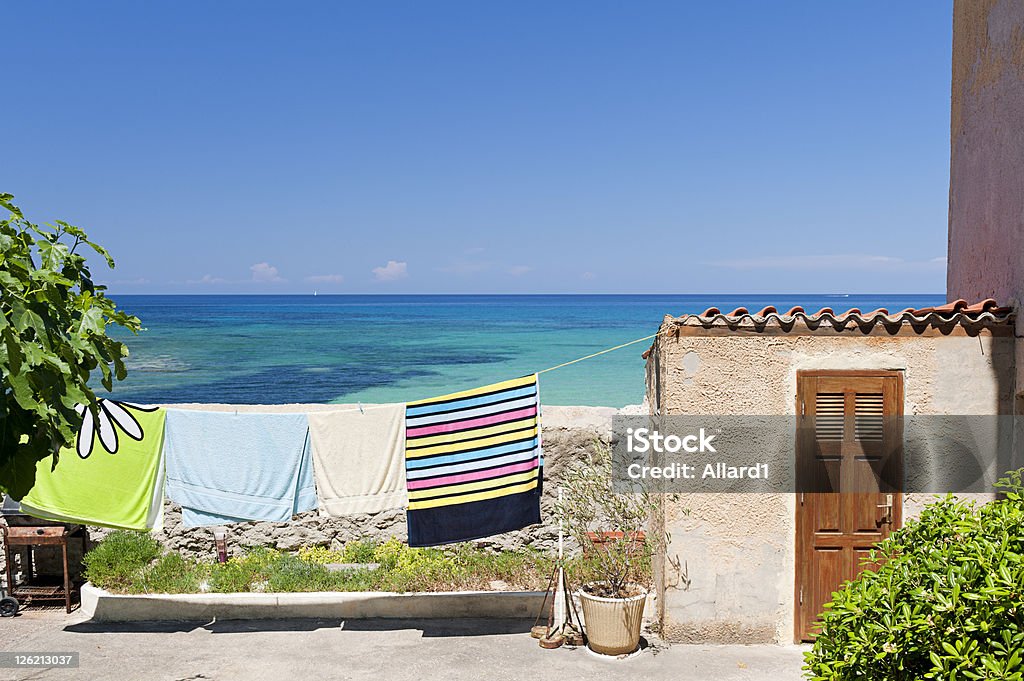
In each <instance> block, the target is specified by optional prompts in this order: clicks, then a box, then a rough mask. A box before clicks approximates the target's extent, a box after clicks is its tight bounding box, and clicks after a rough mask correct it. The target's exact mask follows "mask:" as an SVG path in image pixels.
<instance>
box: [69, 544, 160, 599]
mask: <svg viewBox="0 0 1024 681" xmlns="http://www.w3.org/2000/svg"><path fill="white" fill-rule="evenodd" d="M160 551H161V549H160V543H159V542H157V540H155V539H153V538H152V537H150V536H149V535H148V534H145V533H143V532H130V531H127V530H117V531H116V532H111V533H110V534H108V535H107V536H106V537H105V538H104V539H103V540H102V541H101V542H100V543H99V544H97V545H96V548H94V549H93V550H92V551H90V552H89V553H87V554H85V558H84V559H83V562H84V563H85V578H86V579H88V580H89V581H90V582H92V583H93V584H95V585H96V586H98V587H100V588H101V589H112V590H119V589H123V588H126V587H128V586H129V585H131V584H132V583H133V582H134V581H135V579H136V577H137V576H138V573H139V571H140V570H142V568H144V567H145V566H146V565H148V564H149V563H150V562H152V561H153V560H154V559H155V558H156V557H157V556H159V555H160Z"/></svg>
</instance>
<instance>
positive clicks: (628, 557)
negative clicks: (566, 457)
mask: <svg viewBox="0 0 1024 681" xmlns="http://www.w3.org/2000/svg"><path fill="white" fill-rule="evenodd" d="M562 487H563V492H564V493H563V495H562V500H561V501H559V502H557V503H556V506H555V508H556V511H555V512H556V515H557V516H558V518H559V520H560V521H561V522H562V524H563V526H564V527H565V529H566V531H567V532H568V533H569V534H570V535H571V536H572V537H573V538H574V539H575V540H576V542H577V543H578V544H579V545H580V546H581V547H582V548H583V551H584V554H585V559H586V562H587V564H588V565H589V566H590V568H591V571H592V573H596V575H595V576H596V577H597V579H595V580H593V581H590V582H588V583H586V584H584V585H583V586H582V587H581V588H580V591H579V598H580V603H581V605H582V610H583V621H584V626H585V628H586V633H587V645H588V646H589V647H590V649H591V650H593V651H594V652H596V653H601V654H604V655H625V654H628V653H632V652H633V651H635V650H636V649H637V647H638V645H639V643H640V628H641V625H642V623H643V614H644V605H645V604H646V601H647V593H648V591H649V589H650V588H651V572H650V560H651V556H652V554H653V552H654V550H656V549H660V548H662V546H661V545H660V543H659V542H654V541H652V540H651V539H649V538H648V537H647V534H646V533H645V531H644V528H645V527H646V526H647V524H648V520H649V518H650V517H651V515H652V513H653V512H654V511H656V510H657V502H656V500H655V497H654V496H653V495H652V494H651V493H650V492H649V491H647V490H646V489H645V490H637V491H636V492H635V493H629V494H622V493H616V491H615V490H614V488H613V484H612V452H611V448H610V447H609V446H608V445H607V444H605V443H604V442H600V441H598V442H595V444H594V446H593V447H592V448H591V449H590V450H589V451H588V452H587V455H586V456H585V457H583V459H582V460H580V461H577V462H574V463H573V464H570V465H569V466H568V468H567V470H566V472H565V474H564V480H563V483H562Z"/></svg>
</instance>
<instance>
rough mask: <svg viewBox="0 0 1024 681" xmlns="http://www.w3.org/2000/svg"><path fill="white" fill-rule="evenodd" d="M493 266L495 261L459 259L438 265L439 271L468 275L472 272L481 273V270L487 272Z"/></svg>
mask: <svg viewBox="0 0 1024 681" xmlns="http://www.w3.org/2000/svg"><path fill="white" fill-rule="evenodd" d="M492 267H493V263H490V262H480V261H475V262H474V261H465V260H463V261H459V262H455V263H452V264H450V265H445V266H444V267H438V268H437V271H438V272H444V273H446V274H458V275H461V276H466V275H470V274H479V273H480V272H486V271H487V270H489V269H491V268H492Z"/></svg>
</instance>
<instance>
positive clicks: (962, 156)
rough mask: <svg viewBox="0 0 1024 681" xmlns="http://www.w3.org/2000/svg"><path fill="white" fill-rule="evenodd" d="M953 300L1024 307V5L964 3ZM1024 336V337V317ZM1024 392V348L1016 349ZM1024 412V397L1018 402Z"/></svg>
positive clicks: (960, 12)
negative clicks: (993, 299)
mask: <svg viewBox="0 0 1024 681" xmlns="http://www.w3.org/2000/svg"><path fill="white" fill-rule="evenodd" d="M951 94H952V109H951V117H950V177H949V268H948V271H947V295H948V296H949V299H950V300H953V299H956V298H964V299H967V300H970V301H975V300H981V299H982V298H989V297H991V298H995V299H996V300H998V301H999V302H1000V303H1001V304H1009V305H1014V306H1016V307H1018V308H1020V305H1021V303H1022V302H1024V184H1022V178H1024V2H1021V1H1020V0H955V2H954V4H953V77H952V91H951ZM1017 336H1018V338H1024V316H1021V317H1019V318H1018V322H1017ZM1017 367H1018V369H1017V371H1018V373H1017V384H1018V385H1019V386H1021V387H1022V388H1024V341H1020V342H1018V343H1017ZM1017 410H1018V413H1024V394H1022V395H1021V396H1020V397H1018V404H1017Z"/></svg>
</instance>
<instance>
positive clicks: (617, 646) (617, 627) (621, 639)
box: [579, 586, 647, 655]
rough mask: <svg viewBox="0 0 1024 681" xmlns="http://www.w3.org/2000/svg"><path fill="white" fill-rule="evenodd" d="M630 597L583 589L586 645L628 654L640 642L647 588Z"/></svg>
mask: <svg viewBox="0 0 1024 681" xmlns="http://www.w3.org/2000/svg"><path fill="white" fill-rule="evenodd" d="M637 588H638V589H640V591H641V593H639V594H637V595H636V596H630V597H628V598H604V597H601V596H594V595H592V594H589V593H587V591H586V587H584V588H583V589H580V591H579V596H580V603H581V605H582V606H583V621H584V624H585V625H586V629H587V645H588V646H590V649H591V650H593V651H594V652H595V653H601V654H603V655H626V654H628V653H631V652H633V651H634V650H636V648H637V646H638V645H640V627H641V625H642V624H643V618H644V605H645V603H646V601H647V590H646V589H644V588H643V587H639V586H638V587H637Z"/></svg>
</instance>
